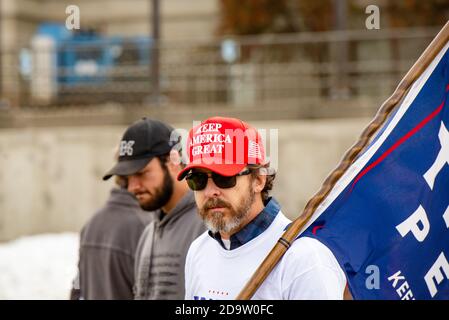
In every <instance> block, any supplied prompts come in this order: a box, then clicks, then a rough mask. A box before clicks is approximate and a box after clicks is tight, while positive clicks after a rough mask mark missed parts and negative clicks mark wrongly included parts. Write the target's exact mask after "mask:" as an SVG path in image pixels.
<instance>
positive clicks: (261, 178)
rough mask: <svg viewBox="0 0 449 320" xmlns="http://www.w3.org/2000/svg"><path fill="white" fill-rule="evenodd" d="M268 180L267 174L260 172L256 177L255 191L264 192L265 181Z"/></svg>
mask: <svg viewBox="0 0 449 320" xmlns="http://www.w3.org/2000/svg"><path fill="white" fill-rule="evenodd" d="M266 181H267V176H266V175H265V174H258V175H257V176H256V178H255V179H254V181H253V183H254V191H255V192H262V190H263V188H264V187H265V182H266Z"/></svg>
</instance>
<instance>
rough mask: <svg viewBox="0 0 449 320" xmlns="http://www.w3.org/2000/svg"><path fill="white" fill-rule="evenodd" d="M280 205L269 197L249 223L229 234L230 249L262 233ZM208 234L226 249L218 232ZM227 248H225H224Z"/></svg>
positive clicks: (279, 208)
mask: <svg viewBox="0 0 449 320" xmlns="http://www.w3.org/2000/svg"><path fill="white" fill-rule="evenodd" d="M280 210H281V207H280V205H279V203H278V202H277V201H276V200H275V199H274V198H269V199H268V202H267V203H266V204H265V208H264V209H263V210H262V212H261V213H259V214H258V215H257V217H255V218H254V219H253V220H252V221H251V222H250V223H248V224H247V225H246V226H244V227H243V228H242V229H241V230H240V231H239V232H237V233H234V234H233V235H231V237H230V239H229V240H231V247H230V250H233V249H236V248H238V247H240V246H242V245H244V244H245V243H247V242H249V241H251V240H252V239H254V238H255V237H257V236H258V235H260V234H261V233H263V232H264V231H265V230H267V228H268V227H269V226H270V225H271V223H272V222H273V220H274V219H275V218H276V216H277V215H278V213H279V211H280ZM209 236H211V237H212V238H214V239H215V240H217V241H218V243H219V244H220V245H221V246H222V247H223V248H224V249H226V247H225V245H224V244H223V241H221V236H220V233H219V232H217V233H212V232H211V231H209ZM226 250H227V249H226Z"/></svg>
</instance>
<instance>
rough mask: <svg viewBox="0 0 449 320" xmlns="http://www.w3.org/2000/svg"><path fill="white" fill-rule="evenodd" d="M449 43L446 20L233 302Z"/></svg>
mask: <svg viewBox="0 0 449 320" xmlns="http://www.w3.org/2000/svg"><path fill="white" fill-rule="evenodd" d="M448 41H449V21H448V22H447V23H446V24H445V25H444V27H443V28H442V29H441V30H440V32H439V33H438V34H437V35H436V37H435V38H434V39H433V40H432V42H431V43H430V44H429V46H428V47H427V48H426V50H425V51H424V52H423V54H422V55H421V56H420V57H419V59H418V60H417V61H416V62H415V64H414V65H413V66H412V67H411V69H410V70H409V71H408V72H407V74H406V75H405V76H404V78H403V79H402V80H401V82H400V83H399V85H398V86H397V88H396V90H395V91H394V92H393V94H392V95H391V96H390V97H389V98H388V99H387V100H386V101H385V102H384V103H383V104H382V106H381V107H380V109H379V111H378V112H377V114H376V116H375V118H374V119H373V120H372V121H371V122H370V123H369V124H368V126H367V127H366V128H365V129H364V130H363V132H362V134H361V136H360V138H359V140H358V141H357V142H356V143H355V144H354V145H353V146H352V147H351V148H350V149H349V150H348V151H347V152H346V153H345V155H344V156H343V159H342V160H341V162H340V164H339V165H338V167H337V168H335V169H334V170H333V171H332V172H331V173H330V174H329V176H328V177H327V178H326V180H325V181H324V183H323V185H322V187H321V189H320V190H319V191H318V192H317V193H316V194H315V195H314V196H313V197H312V199H310V200H309V202H308V203H307V205H306V207H305V208H304V211H303V213H302V214H301V215H300V216H299V217H298V218H297V219H296V220H295V221H293V223H292V224H291V225H290V227H289V228H288V229H287V231H285V233H284V234H283V235H282V237H281V238H280V239H279V240H278V242H277V243H276V245H275V246H274V247H273V249H272V250H271V252H270V253H269V254H268V256H267V257H266V258H265V259H264V261H263V262H262V263H261V265H260V266H259V267H258V269H257V270H256V272H255V273H254V274H253V276H252V277H251V279H250V280H249V281H248V283H247V284H246V285H245V287H244V288H243V289H242V291H241V292H240V294H239V295H238V296H237V298H236V299H237V300H248V299H251V297H252V296H253V294H254V293H255V292H256V290H257V289H258V288H259V286H260V285H261V284H262V283H263V281H264V280H265V279H266V277H267V276H268V275H269V274H270V272H271V271H272V270H273V268H274V267H275V266H276V264H277V263H278V262H279V260H280V259H281V258H282V256H283V255H284V253H285V252H286V251H287V249H288V248H289V247H290V245H291V244H292V242H293V241H294V239H295V238H296V237H297V236H298V234H299V232H300V231H301V229H302V228H303V227H304V226H305V225H306V223H307V222H308V221H309V219H310V218H311V217H312V215H313V213H314V212H315V210H316V209H317V207H318V206H319V205H320V204H321V203H322V202H323V200H324V199H325V198H326V196H327V195H328V194H329V192H330V191H331V190H332V188H333V187H334V186H335V184H336V183H337V181H338V180H339V179H340V177H341V176H342V175H343V174H344V173H345V172H346V170H347V169H348V168H349V167H350V166H351V164H352V163H353V161H354V159H355V158H356V157H357V156H358V155H359V154H360V152H361V151H362V150H363V149H364V148H365V147H366V146H367V145H368V143H369V142H370V140H371V138H372V137H373V135H374V133H376V132H377V130H378V129H379V128H380V127H381V126H382V125H383V124H384V123H385V121H386V119H387V118H388V116H389V114H390V113H391V111H392V110H393V109H394V107H395V106H396V105H397V104H398V103H399V102H400V101H401V100H402V98H403V97H404V95H405V94H406V92H407V91H408V89H409V88H410V86H411V85H412V84H413V82H415V81H416V79H418V77H419V76H420V75H421V74H422V73H423V72H424V70H425V69H426V68H427V67H428V66H429V65H430V63H431V62H432V61H433V59H434V58H435V57H436V55H437V54H438V53H439V52H440V51H441V49H442V48H443V47H444V46H445V45H446V43H447V42H448Z"/></svg>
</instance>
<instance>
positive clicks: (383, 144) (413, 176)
mask: <svg viewBox="0 0 449 320" xmlns="http://www.w3.org/2000/svg"><path fill="white" fill-rule="evenodd" d="M448 46H449V44H446V46H445V47H444V48H443V49H442V50H441V51H440V52H439V54H438V55H437V56H436V57H435V58H434V60H433V61H432V63H431V64H430V65H429V66H428V67H427V69H426V70H425V71H424V72H423V74H422V75H421V76H420V77H419V78H418V79H417V80H416V81H415V82H414V84H413V85H412V87H411V88H410V90H409V91H408V93H407V94H406V96H405V97H404V98H403V100H402V101H401V103H400V104H399V106H398V107H397V108H396V109H395V112H394V113H393V114H392V115H391V116H390V117H389V120H388V121H387V122H386V123H385V125H384V126H383V127H382V129H381V130H380V131H379V133H377V135H376V137H375V139H373V141H372V142H371V143H370V145H369V146H368V147H367V148H366V150H365V151H364V152H363V153H362V154H361V155H360V156H359V157H358V158H357V159H356V161H354V163H353V164H352V165H351V167H350V168H349V170H348V171H347V172H345V174H344V175H343V176H342V177H341V178H340V179H339V181H338V182H337V184H336V185H335V186H334V188H333V189H332V191H331V193H330V194H329V195H328V196H327V197H326V199H325V201H324V202H323V203H322V204H321V205H320V206H319V207H318V209H317V211H316V212H315V213H314V215H313V216H312V219H311V220H310V221H309V223H308V224H307V225H306V226H305V228H304V230H305V231H304V232H303V233H302V234H301V236H310V237H314V238H316V239H318V240H319V241H321V242H322V243H323V244H325V245H326V246H327V247H328V248H329V249H330V250H331V251H332V252H333V253H334V255H335V257H336V258H337V260H338V262H339V264H340V266H341V267H342V269H343V271H344V272H345V273H346V277H347V280H348V286H349V289H350V291H351V293H352V295H353V297H354V298H355V299H403V300H408V299H410V300H412V299H449V131H448V129H449V105H448V104H449V101H448V91H449V51H448Z"/></svg>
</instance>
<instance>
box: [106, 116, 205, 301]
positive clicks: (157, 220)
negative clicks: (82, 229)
mask: <svg viewBox="0 0 449 320" xmlns="http://www.w3.org/2000/svg"><path fill="white" fill-rule="evenodd" d="M179 138H180V137H179V135H177V134H176V131H174V130H173V128H172V127H170V126H169V125H167V124H165V123H163V122H160V121H157V120H151V119H147V118H143V119H141V120H139V121H137V122H135V123H134V124H132V125H131V126H130V127H129V128H128V129H127V130H126V132H125V134H124V135H123V137H122V140H121V141H120V148H119V158H118V162H117V164H116V165H115V166H114V167H113V168H112V169H111V170H110V171H109V172H108V173H107V174H106V175H105V176H104V177H103V179H104V180H107V179H109V178H110V177H111V176H112V175H117V176H121V177H126V180H127V183H128V191H129V192H131V193H132V194H134V195H135V196H136V198H137V200H138V201H139V204H140V206H141V207H142V208H143V209H144V210H147V211H152V213H151V214H152V221H151V222H150V223H149V224H148V226H147V227H146V228H145V230H144V232H143V233H142V236H141V238H140V240H139V244H138V246H137V250H136V255H135V264H134V266H135V268H134V279H135V281H134V294H135V298H136V299H183V298H184V291H185V290H184V278H185V276H184V265H185V257H186V254H187V250H188V248H189V246H190V243H191V242H192V241H193V240H194V239H195V238H196V237H198V236H199V235H200V234H201V233H203V232H204V230H205V227H204V225H203V223H202V221H201V219H200V218H199V217H198V214H197V208H196V204H195V199H194V196H193V192H192V191H190V190H189V188H188V186H187V184H186V183H185V182H184V181H178V180H177V179H176V177H177V175H178V174H179V173H180V172H181V170H182V167H183V164H182V161H181V156H180V153H179V150H176V146H177V145H178V143H179Z"/></svg>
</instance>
